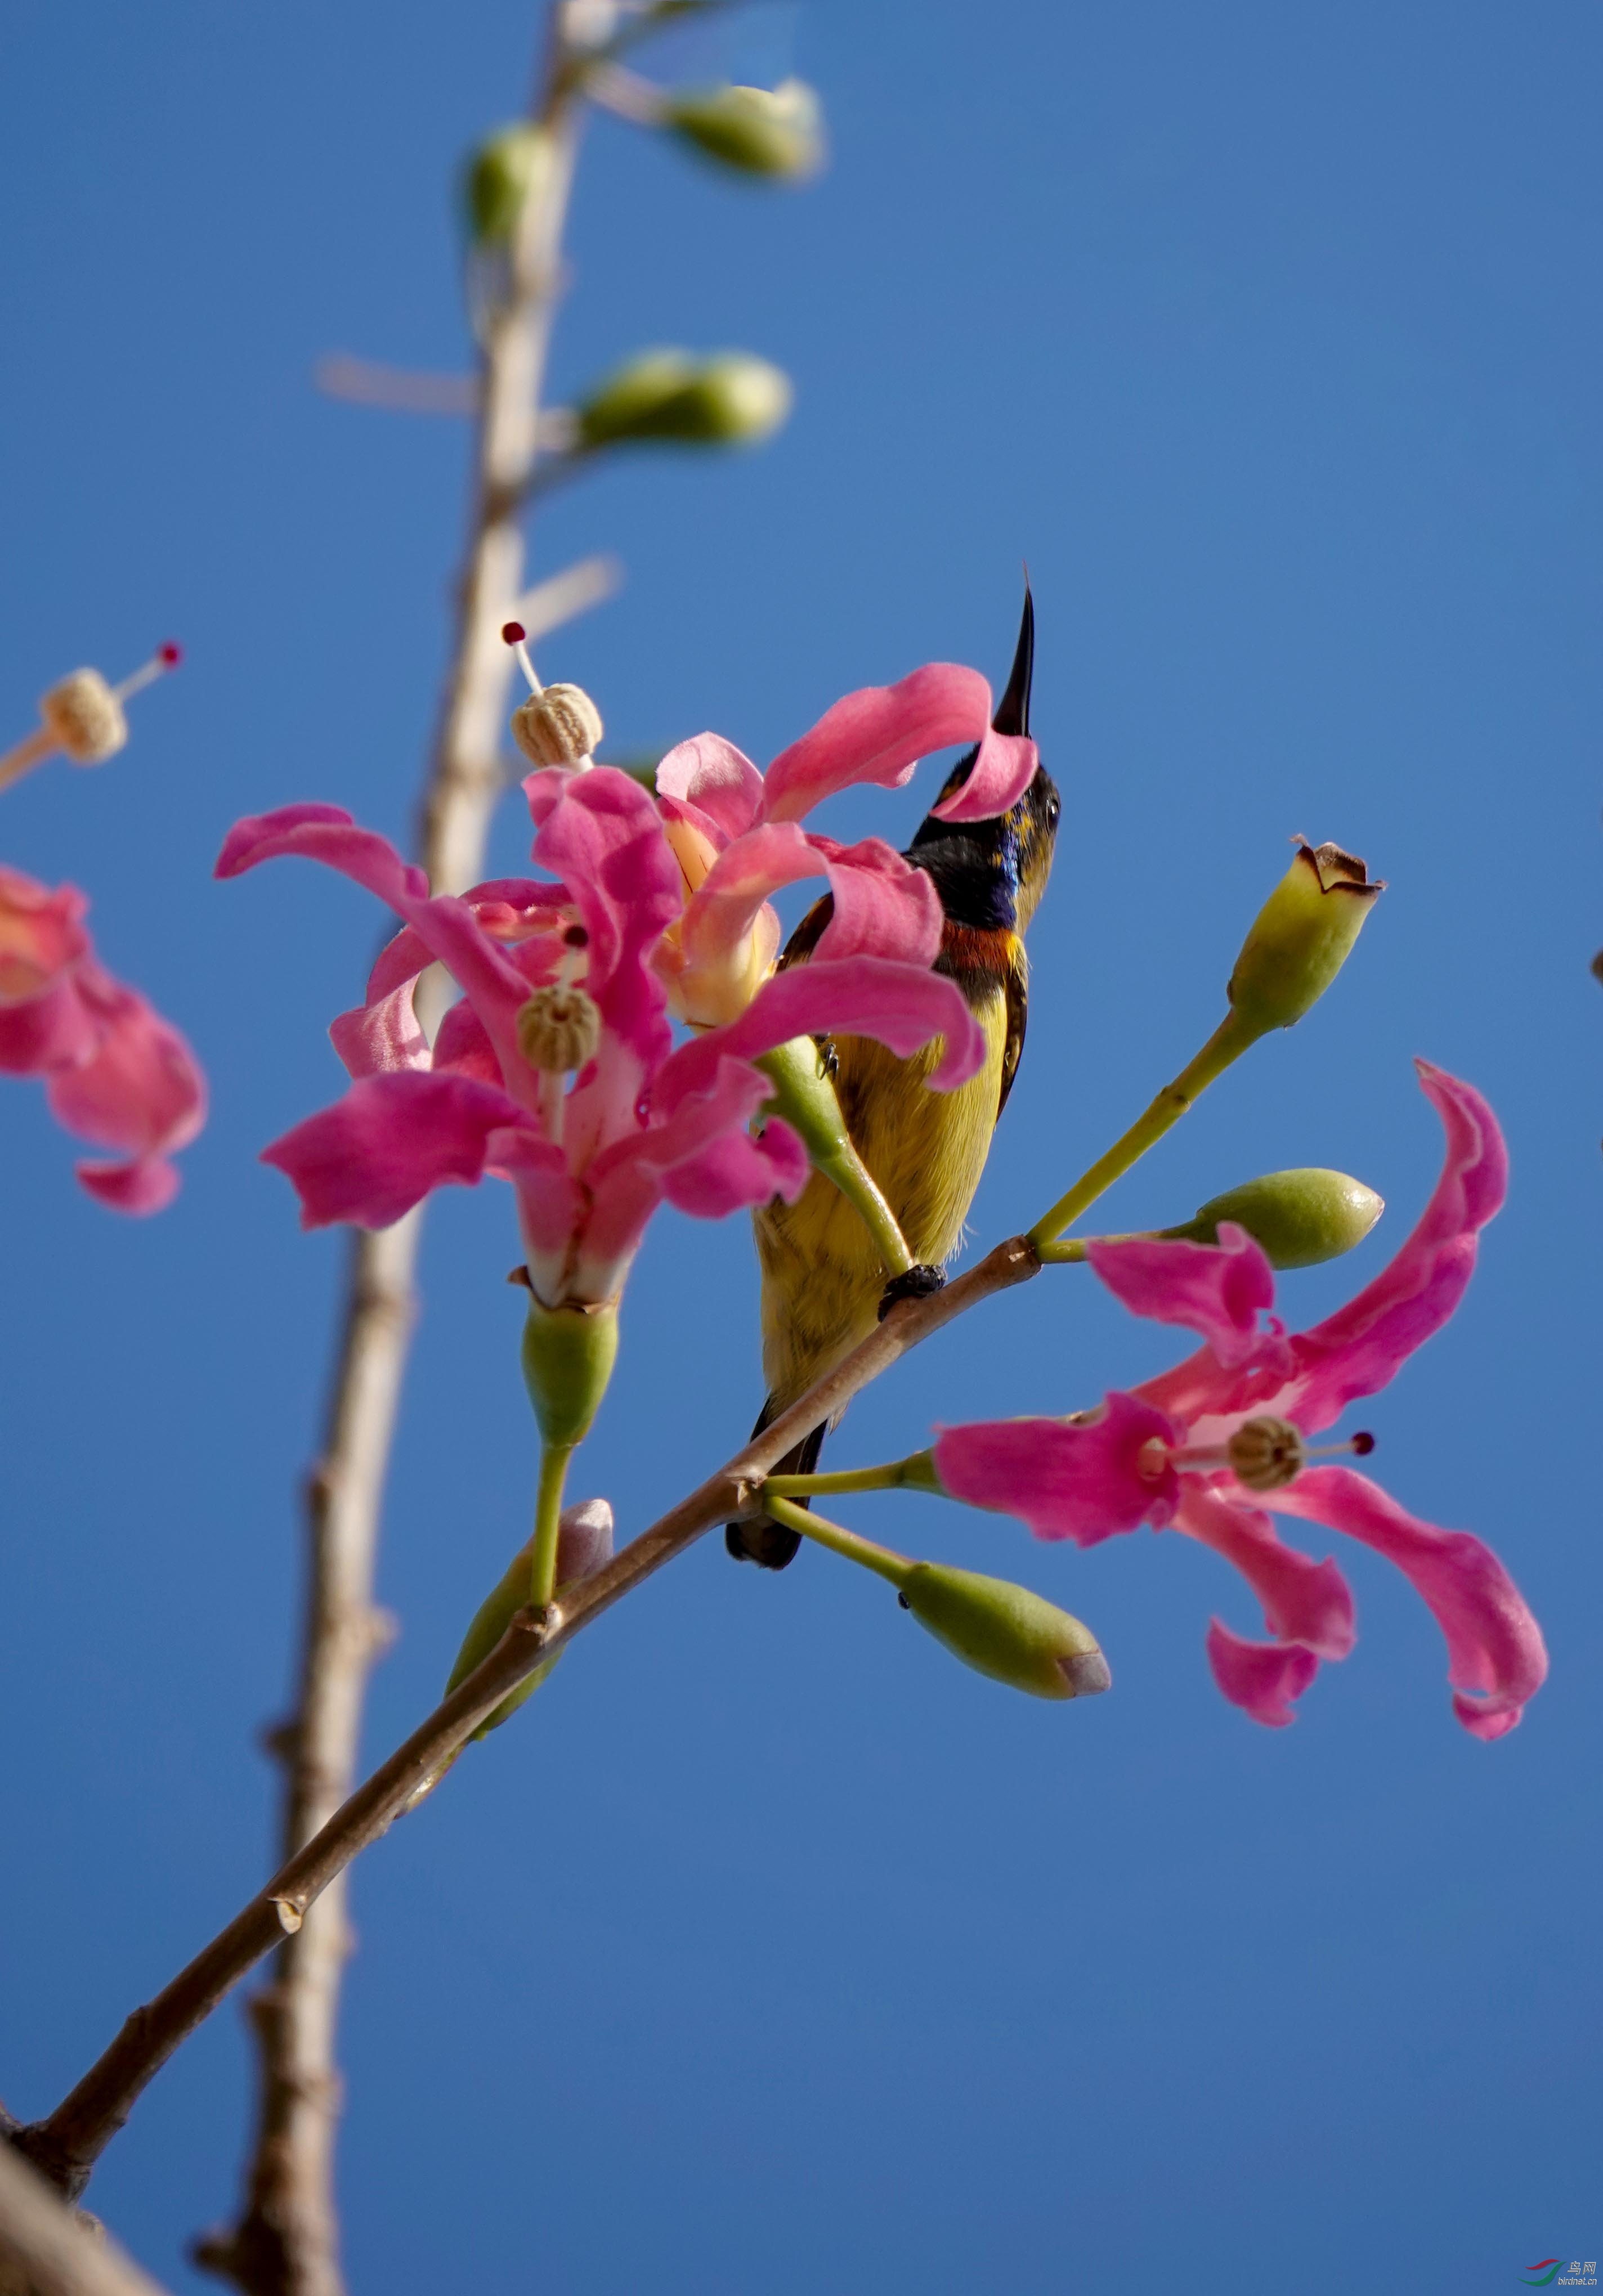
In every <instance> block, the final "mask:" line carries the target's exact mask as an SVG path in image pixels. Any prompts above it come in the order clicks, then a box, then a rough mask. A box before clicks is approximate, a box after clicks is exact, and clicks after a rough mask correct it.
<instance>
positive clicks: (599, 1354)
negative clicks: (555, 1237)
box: [523, 1300, 618, 1451]
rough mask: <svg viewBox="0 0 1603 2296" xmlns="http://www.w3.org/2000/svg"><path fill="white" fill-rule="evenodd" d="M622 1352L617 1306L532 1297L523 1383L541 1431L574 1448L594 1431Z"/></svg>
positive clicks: (552, 1445)
mask: <svg viewBox="0 0 1603 2296" xmlns="http://www.w3.org/2000/svg"><path fill="white" fill-rule="evenodd" d="M617 1357H618V1308H617V1303H616V1301H615V1300H607V1301H605V1302H604V1303H603V1304H602V1305H601V1306H599V1307H594V1308H579V1307H575V1308H547V1307H546V1306H545V1305H544V1304H543V1303H542V1302H541V1301H540V1300H531V1302H530V1308H529V1321H528V1322H527V1324H525V1325H524V1327H523V1383H524V1385H525V1386H526V1387H527V1388H528V1390H529V1400H530V1403H532V1404H533V1406H534V1415H535V1418H536V1420H537V1422H538V1425H539V1431H540V1436H541V1439H542V1440H543V1441H544V1442H545V1443H546V1445H547V1447H548V1448H549V1449H551V1450H555V1451H563V1450H571V1448H572V1447H573V1446H574V1445H575V1444H576V1443H581V1442H582V1441H583V1440H584V1439H585V1437H586V1436H587V1435H588V1433H589V1431H590V1423H591V1421H592V1420H593V1419H594V1418H595V1416H596V1413H597V1411H599V1410H600V1408H601V1398H602V1397H603V1396H604V1394H605V1393H606V1388H607V1382H608V1380H609V1379H610V1378H611V1377H612V1365H613V1364H614V1363H615V1362H616V1360H617Z"/></svg>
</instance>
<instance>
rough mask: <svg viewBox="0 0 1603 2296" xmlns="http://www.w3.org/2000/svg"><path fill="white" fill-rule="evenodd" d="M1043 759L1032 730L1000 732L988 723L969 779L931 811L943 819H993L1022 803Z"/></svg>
mask: <svg viewBox="0 0 1603 2296" xmlns="http://www.w3.org/2000/svg"><path fill="white" fill-rule="evenodd" d="M1039 765H1040V750H1038V749H1037V748H1036V746H1035V743H1034V742H1032V740H1031V738H1030V736H1029V734H999V733H998V732H997V731H996V729H995V728H994V727H993V726H992V727H988V728H987V730H986V733H985V735H984V738H983V740H982V742H981V743H980V754H979V756H978V757H977V758H975V759H974V769H973V771H972V772H971V773H970V775H969V776H968V779H967V780H966V782H965V783H964V784H963V786H962V788H961V789H959V790H954V791H952V794H951V795H950V797H949V798H948V799H945V801H944V802H943V803H941V804H938V805H935V806H933V807H932V808H931V811H932V812H933V814H934V815H935V816H937V818H938V819H940V820H941V821H989V820H990V819H991V816H993V815H995V814H999V813H1006V812H1007V810H1008V808H1010V807H1011V806H1015V805H1016V804H1017V803H1018V801H1019V799H1020V798H1022V797H1023V794H1024V791H1026V790H1027V789H1028V788H1029V786H1030V784H1031V783H1032V781H1033V780H1034V779H1035V769H1036V767H1038V766H1039Z"/></svg>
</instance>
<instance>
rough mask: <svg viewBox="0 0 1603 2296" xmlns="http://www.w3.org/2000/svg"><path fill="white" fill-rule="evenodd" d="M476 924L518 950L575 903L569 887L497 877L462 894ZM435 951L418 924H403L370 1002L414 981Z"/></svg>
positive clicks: (377, 968)
mask: <svg viewBox="0 0 1603 2296" xmlns="http://www.w3.org/2000/svg"><path fill="white" fill-rule="evenodd" d="M462 898H463V900H464V903H465V904H466V906H467V907H468V908H469V909H470V910H471V911H472V913H473V922H474V923H475V924H476V925H478V926H479V928H480V930H481V931H482V932H485V933H487V934H488V935H489V939H491V940H493V941H496V942H497V943H498V944H499V945H500V946H501V947H509V948H514V949H518V948H521V947H522V944H523V943H524V942H525V941H527V940H530V939H532V938H534V937H536V936H538V935H541V934H544V933H547V932H551V931H553V929H554V928H555V927H558V926H560V925H561V924H562V922H563V919H564V916H565V914H566V913H567V912H568V911H569V910H570V909H571V906H572V904H571V901H570V899H569V898H568V889H567V887H566V886H565V885H547V884H541V883H539V882H538V881H536V880H535V879H534V878H532V877H495V878H491V879H490V880H489V882H488V883H486V884H482V885H473V886H471V887H470V888H469V890H467V891H466V892H465V893H464V894H463V896H462ZM432 955H433V952H432V950H431V949H430V948H429V947H428V946H427V945H426V943H425V942H424V940H423V936H422V934H421V933H420V932H419V931H417V929H416V927H415V925H403V926H402V927H401V930H400V931H399V932H398V933H397V934H396V936H395V939H393V940H391V941H388V942H386V944H385V946H384V947H382V949H381V950H380V951H379V955H378V961H377V963H376V964H374V968H373V971H372V972H371V973H370V974H369V975H368V980H367V1001H368V1003H369V1004H370V1005H371V1004H374V1003H376V1002H377V1000H378V999H379V998H380V997H381V996H389V995H390V991H391V990H392V989H395V988H399V987H400V986H401V984H402V982H403V981H407V980H416V978H417V976H418V974H419V973H420V972H422V971H423V967H424V966H425V965H426V964H429V963H430V962H431V961H432Z"/></svg>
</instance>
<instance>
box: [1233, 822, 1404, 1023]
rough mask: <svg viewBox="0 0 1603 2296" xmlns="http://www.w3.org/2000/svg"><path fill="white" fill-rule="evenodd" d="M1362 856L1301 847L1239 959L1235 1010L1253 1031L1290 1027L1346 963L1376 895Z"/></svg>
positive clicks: (1330, 848) (1331, 847)
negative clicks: (1360, 859)
mask: <svg viewBox="0 0 1603 2296" xmlns="http://www.w3.org/2000/svg"><path fill="white" fill-rule="evenodd" d="M1384 890H1385V886H1384V883H1383V881H1381V880H1380V879H1377V880H1376V881H1375V882H1374V883H1373V884H1371V883H1370V882H1369V874H1368V872H1367V871H1366V870H1365V867H1364V865H1363V863H1362V862H1361V861H1359V860H1356V859H1355V858H1354V857H1353V856H1352V854H1351V853H1344V852H1343V851H1342V850H1341V849H1340V848H1339V846H1335V845H1319V846H1313V845H1299V846H1298V848H1297V852H1296V858H1295V860H1294V861H1293V863H1292V865H1291V866H1290V868H1289V869H1288V870H1287V873H1286V874H1285V876H1284V877H1283V878H1282V879H1281V880H1280V882H1279V883H1278V885H1277V886H1276V888H1275V890H1274V891H1273V892H1272V893H1271V894H1270V897H1269V898H1268V900H1267V901H1266V902H1265V903H1264V905H1263V906H1262V909H1260V910H1259V912H1258V916H1257V920H1256V922H1254V926H1253V929H1252V931H1251V932H1249V933H1248V935H1247V937H1246V939H1245V943H1244V944H1243V947H1242V951H1241V954H1240V955H1239V956H1238V957H1237V960H1236V970H1235V972H1233V973H1232V974H1231V975H1230V982H1229V991H1228V994H1229V999H1230V1005H1231V1009H1232V1011H1233V1012H1234V1013H1235V1015H1236V1017H1237V1021H1240V1022H1241V1023H1242V1024H1243V1025H1244V1026H1245V1028H1246V1029H1248V1030H1250V1032H1251V1033H1252V1035H1253V1036H1254V1037H1259V1036H1262V1034H1263V1033H1264V1031H1265V1029H1289V1028H1290V1027H1291V1025H1292V1023H1293V1022H1294V1021H1300V1020H1301V1019H1302V1017H1303V1013H1306V1012H1307V1011H1308V1009H1309V1007H1310V1006H1311V1005H1313V1004H1315V1003H1317V1001H1318V1000H1319V997H1321V996H1323V995H1324V993H1325V991H1326V989H1327V988H1329V986H1330V984H1331V982H1332V981H1333V980H1335V979H1336V974H1337V973H1338V972H1340V971H1341V969H1342V966H1343V965H1344V964H1345V963H1346V961H1347V957H1348V955H1349V953H1350V951H1351V949H1352V944H1353V942H1354V941H1355V940H1356V939H1358V936H1359V931H1360V928H1361V926H1362V924H1363V922H1364V919H1365V918H1366V917H1367V916H1368V915H1369V911H1370V908H1371V907H1372V906H1373V905H1374V901H1375V897H1376V895H1377V893H1380V892H1382V891H1384Z"/></svg>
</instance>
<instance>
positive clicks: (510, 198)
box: [465, 121, 550, 247]
mask: <svg viewBox="0 0 1603 2296" xmlns="http://www.w3.org/2000/svg"><path fill="white" fill-rule="evenodd" d="M549 153H550V143H549V139H548V138H547V135H546V134H545V132H544V131H543V129H541V128H538V127H530V126H529V125H528V123H527V122H526V121H522V122H520V123H519V124H518V125H516V126H515V127H504V128H502V129H501V131H500V132H499V134H498V135H492V136H491V137H490V138H489V141H488V142H487V143H481V145H480V147H479V149H478V151H477V152H474V154H473V158H472V160H470V161H469V162H468V169H467V182H466V186H465V190H466V201H467V216H468V226H469V229H470V230H471V231H472V233H473V238H474V240H475V242H477V243H478V245H479V246H481V247H506V246H507V245H508V244H509V243H510V242H511V241H512V240H513V239H514V237H515V236H516V234H517V228H518V220H519V217H521V216H522V212H523V204H524V201H526V200H527V199H528V197H529V194H530V192H531V191H532V189H533V188H534V185H535V183H536V181H537V179H538V176H539V174H540V172H541V170H542V169H543V168H544V167H545V165H546V162H547V158H548V157H549Z"/></svg>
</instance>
